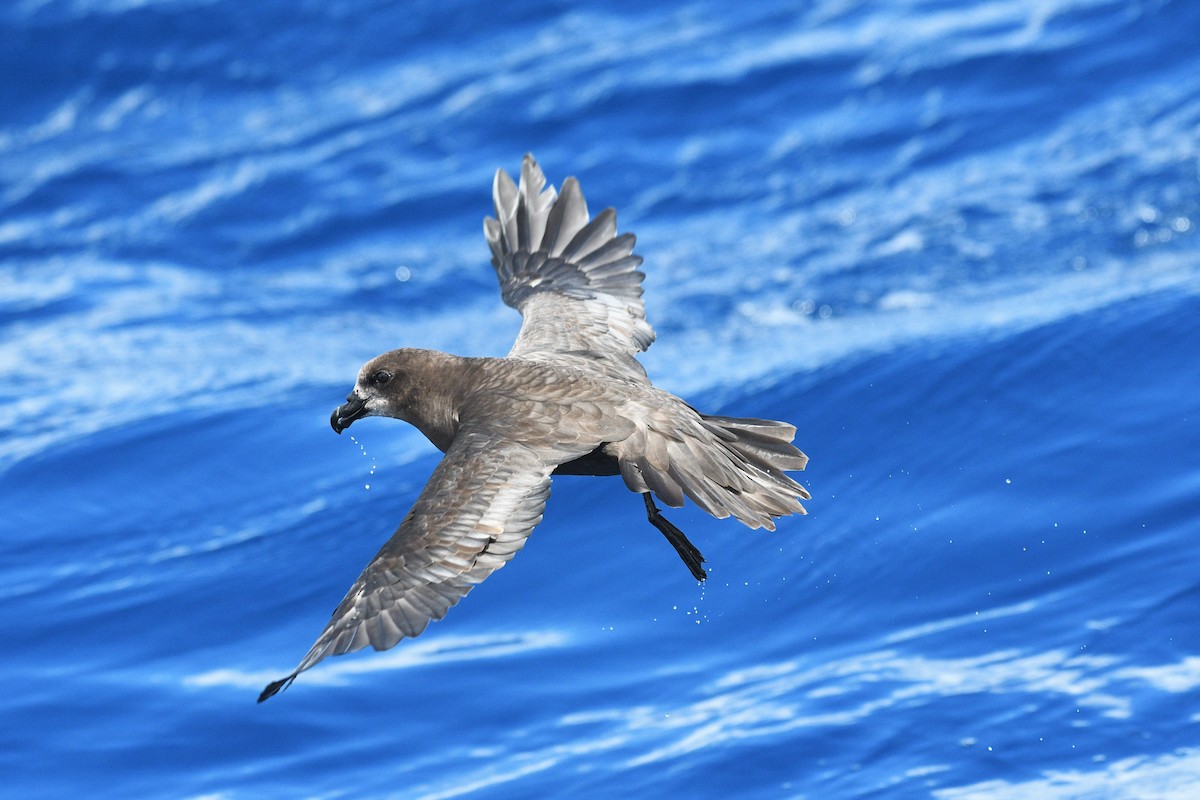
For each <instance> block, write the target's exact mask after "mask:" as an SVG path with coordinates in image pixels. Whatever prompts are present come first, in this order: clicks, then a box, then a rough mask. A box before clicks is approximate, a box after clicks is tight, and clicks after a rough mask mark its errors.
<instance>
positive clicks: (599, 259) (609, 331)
mask: <svg viewBox="0 0 1200 800" xmlns="http://www.w3.org/2000/svg"><path fill="white" fill-rule="evenodd" d="M493 199H494V200H495V203H496V218H495V219H493V218H491V217H488V218H486V219H485V220H484V221H483V232H484V236H485V237H487V241H488V245H489V246H490V247H491V249H492V266H494V267H495V268H496V275H497V276H498V277H499V279H500V291H501V295H502V296H503V298H504V302H505V303H507V304H508V305H510V306H512V307H513V308H515V309H517V310H518V311H520V312H521V316H522V318H523V320H524V321H523V323H522V325H521V332H520V333H519V334H518V335H517V341H516V344H514V345H513V348H512V350H511V351H510V352H509V356H510V357H511V358H525V359H530V360H536V361H544V362H548V363H553V364H569V365H573V366H585V367H588V368H591V369H600V370H601V371H604V372H607V373H612V374H616V375H621V376H623V377H632V378H635V379H643V378H645V376H646V372H645V370H644V369H643V368H642V366H641V364H639V363H638V362H637V359H636V358H635V356H636V355H637V354H638V353H640V352H641V351H643V350H645V349H646V348H647V347H649V346H650V343H651V342H653V341H654V329H653V328H651V327H650V325H649V323H647V322H646V309H645V307H644V306H643V304H642V279H643V278H644V277H645V275H643V274H642V273H641V272H640V271H639V270H638V266H639V265H640V264H641V263H642V258H641V256H637V255H634V254H633V245H634V241H635V237H634V235H633V234H632V233H626V234H623V235H621V236H618V235H617V212H616V211H614V210H613V209H611V208H606V209H605V210H604V211H601V212H600V213H599V214H597V215H596V216H595V218H594V219H591V220H590V221H589V219H588V210H587V203H586V201H585V200H584V199H583V193H582V192H581V191H580V190H579V182H578V181H576V180H575V179H574V178H567V179H566V180H565V181H563V185H562V194H556V193H555V191H554V187H553V186H549V187H547V186H546V178H545V176H544V175H543V174H542V170H541V169H540V168H539V167H538V165H537V162H536V161H534V159H533V156H531V155H526V156H525V160H524V162H523V163H522V164H521V182H520V185H519V186H515V185H513V182H512V179H511V178H510V177H509V176H508V173H507V172H505V171H504V170H498V171H497V172H496V181H495V185H494V188H493Z"/></svg>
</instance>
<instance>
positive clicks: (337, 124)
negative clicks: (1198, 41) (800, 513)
mask: <svg viewBox="0 0 1200 800" xmlns="http://www.w3.org/2000/svg"><path fill="white" fill-rule="evenodd" d="M1196 30H1200V6H1197V5H1196V4H1194V3H1187V2H1182V0H1180V1H1178V2H1161V3H1129V2H1120V3H1118V2H1088V1H1087V0H1060V1H1059V2H1050V3H1046V2H1019V1H1015V0H1014V1H1012V2H989V3H974V4H945V3H939V2H903V3H893V4H888V5H886V6H885V7H882V8H879V7H874V6H869V5H861V4H855V3H845V2H815V3H807V4H791V5H787V4H745V5H743V6H741V7H738V8H736V9H733V8H730V7H729V6H728V5H726V4H715V3H700V2H694V3H660V4H655V5H646V4H633V3H608V4H604V5H591V6H587V7H576V6H574V5H571V4H556V3H542V4H526V5H523V6H520V7H519V8H517V7H499V6H494V5H483V4H479V3H469V2H458V3H440V4H432V3H407V4H390V3H357V4H350V3H338V2H332V3H331V2H325V3H304V2H296V3H276V2H263V3H257V4H253V5H247V4H234V3H231V2H229V0H212V1H211V2H183V1H182V0H180V1H178V2H167V1H166V0H164V1H162V2H154V1H153V0H146V1H144V2H134V1H133V0H109V2H103V1H102V0H91V1H85V0H77V2H36V1H35V0H29V1H28V2H14V3H10V4H8V5H6V6H5V7H4V9H3V10H0V37H2V40H3V41H4V42H5V45H4V47H3V48H0V109H2V110H0V397H2V399H3V402H2V403H0V492H2V495H0V496H2V499H3V505H4V514H3V515H0V548H2V549H0V577H2V579H0V598H2V602H3V610H4V613H3V623H2V624H3V626H4V627H3V631H4V633H5V639H6V640H7V641H8V642H10V645H11V646H10V647H9V649H8V654H7V656H6V657H5V658H4V659H3V660H0V679H2V680H3V685H4V686H6V687H7V689H8V690H7V692H6V693H5V696H4V698H3V699H0V719H3V720H4V725H3V726H0V738H2V740H3V746H2V747H0V764H2V765H3V769H2V771H0V774H3V775H4V776H5V781H6V791H7V792H11V793H12V795H13V796H19V797H31V798H32V797H63V796H77V795H87V796H89V797H120V798H127V797H221V798H246V797H269V796H277V797H321V798H333V797H363V796H369V797H389V796H391V797H404V798H408V797H414V798H417V797H419V798H450V797H497V798H499V797H564V798H565V797H581V796H585V797H586V796H596V797H604V796H612V797H646V796H654V795H656V794H657V795H663V796H667V795H670V796H677V795H678V796H688V797H713V798H717V797H722V798H724V797H748V798H756V797H761V798H776V797H797V798H798V797H822V798H824V797H878V796H888V797H914V798H944V799H949V800H964V799H965V798H1031V797H1033V798H1068V797H1070V798H1077V797H1087V798H1147V797H1172V798H1185V797H1191V794H1192V792H1194V786H1195V785H1197V783H1198V782H1200V636H1198V635H1197V634H1198V632H1200V631H1198V625H1197V619H1198V618H1200V616H1198V612H1200V578H1198V577H1197V576H1198V574H1200V573H1198V572H1197V564H1198V563H1200V523H1198V522H1197V520H1200V460H1198V459H1197V456H1196V453H1197V452H1200V391H1197V390H1198V388H1200V378H1198V377H1197V376H1198V375H1200V372H1198V371H1197V354H1198V353H1200V246H1198V242H1200V240H1198V239H1197V231H1196V227H1197V226H1198V225H1200V56H1198V55H1197V52H1196V49H1195V47H1194V44H1193V39H1194V37H1195V33H1194V32H1195V31H1196ZM526 151H532V152H534V153H536V154H537V156H538V158H539V160H540V161H541V163H542V165H543V167H544V168H545V169H546V172H547V174H548V176H549V178H550V179H551V180H552V181H554V182H555V183H560V182H561V180H562V179H563V178H564V177H565V176H566V175H569V174H574V175H577V176H578V177H579V178H580V181H581V183H582V185H583V188H584V191H585V193H586V194H587V196H588V198H589V201H590V203H591V206H592V208H593V209H599V208H603V207H604V206H606V205H614V206H616V207H617V208H618V210H619V212H620V223H621V226H622V228H623V229H625V230H634V231H636V232H637V233H638V236H639V252H640V253H641V254H642V255H644V256H645V258H646V263H645V271H646V273H647V279H646V289H647V307H648V312H649V315H650V319H651V321H652V323H653V324H654V325H655V327H656V328H657V330H658V333H659V341H658V342H657V343H656V344H655V345H654V347H652V348H651V349H650V351H649V352H648V353H647V354H646V355H645V358H644V361H645V363H646V364H647V367H648V369H649V370H650V372H651V375H652V376H653V377H654V379H655V380H656V382H657V383H658V384H659V385H662V386H664V387H667V388H670V389H672V390H675V391H677V392H679V393H681V394H683V395H685V396H686V397H687V398H688V400H689V401H690V402H692V403H693V404H694V405H696V406H698V407H700V408H702V409H704V410H706V411H709V412H711V413H731V414H738V415H754V416H766V417H773V418H779V419H787V420H790V421H792V422H794V423H796V424H797V425H798V427H799V429H800V433H799V434H798V437H797V440H798V443H799V444H800V446H801V447H802V448H803V449H804V450H805V451H806V452H807V453H808V454H809V455H810V456H811V459H812V460H811V462H810V465H809V470H808V471H807V472H806V473H805V474H804V479H805V482H806V484H807V485H808V486H809V487H810V488H811V489H812V492H813V495H814V498H813V501H812V502H811V503H810V504H809V508H810V511H811V513H810V515H809V516H808V517H806V518H801V519H794V520H787V521H785V522H784V523H783V524H781V525H780V528H779V530H778V531H776V532H775V533H769V534H768V533H763V532H751V531H748V530H746V529H744V528H741V527H740V526H738V525H737V524H736V523H733V522H730V521H716V520H710V519H707V518H705V517H704V516H703V515H701V514H699V513H697V512H696V511H695V510H694V509H690V508H689V509H684V510H680V511H676V512H674V513H673V514H672V515H671V518H672V519H673V520H674V521H676V522H677V523H678V524H679V525H680V527H682V528H684V529H685V530H686V531H687V532H688V533H689V535H690V536H691V537H692V539H693V540H694V541H695V542H696V543H697V545H698V546H699V547H700V548H701V549H702V550H703V552H704V553H705V555H706V556H707V557H708V559H709V562H710V566H711V578H710V579H709V581H708V582H707V583H706V584H705V585H704V586H703V587H699V586H697V585H696V584H695V582H694V581H692V580H691V579H690V577H689V576H688V574H687V571H686V569H685V568H684V567H683V565H682V564H681V563H679V561H678V559H677V558H676V557H675V555H674V554H673V553H672V552H671V550H670V548H669V547H667V546H666V544H665V543H664V542H663V541H662V538H661V537H660V536H659V535H658V534H657V533H656V532H655V531H654V530H653V529H652V528H651V527H650V526H649V525H648V524H647V523H646V522H645V520H644V514H643V511H642V508H641V503H640V502H638V501H637V498H636V497H634V496H632V495H630V494H629V493H628V492H626V491H625V490H624V488H623V487H622V485H621V484H620V482H619V481H615V480H612V481H599V480H594V479H581V478H561V479H558V480H556V482H555V491H554V497H553V498H552V500H551V502H550V505H549V508H548V511H547V515H546V518H545V521H544V522H543V523H542V525H541V526H539V528H538V529H537V531H536V532H535V533H534V535H533V537H532V538H531V540H530V543H529V546H528V547H527V548H526V549H525V550H524V551H522V553H521V554H520V556H519V557H518V558H516V559H515V560H514V561H513V563H512V564H510V565H509V566H508V568H506V569H504V570H501V571H500V572H498V573H496V574H495V575H494V576H493V577H491V578H490V579H489V580H488V581H487V582H486V583H485V584H484V585H483V586H481V587H480V588H478V589H477V590H476V591H475V592H473V593H472V594H471V596H470V597H469V598H468V599H467V600H465V601H464V602H463V603H462V604H461V605H460V606H459V607H457V608H455V609H454V610H453V611H452V612H451V614H450V615H449V617H448V619H447V620H446V621H444V622H442V623H440V624H438V625H435V626H433V627H431V628H430V630H429V631H428V632H427V633H426V634H424V635H423V636H422V637H421V638H419V639H417V640H414V641H411V642H405V643H402V644H401V645H400V646H398V647H397V648H395V649H394V650H391V651H388V652H386V653H382V654H377V653H364V654H359V655H355V656H347V657H344V658H337V659H332V660H329V661H327V662H325V663H323V664H322V665H321V666H320V667H318V668H317V669H314V670H312V671H311V672H309V673H306V674H305V675H304V676H303V677H302V678H301V679H300V680H299V681H298V682H297V683H296V685H295V686H294V687H293V688H292V689H291V690H289V691H288V692H286V693H285V694H283V695H281V696H280V697H278V698H276V699H274V700H272V701H271V702H269V703H266V704H264V705H261V706H258V705H256V704H255V703H254V699H255V697H256V695H257V692H258V690H259V689H260V688H261V687H262V685H263V684H264V683H265V682H266V681H267V680H269V679H272V678H275V677H278V676H279V675H281V674H284V673H285V672H286V671H287V670H288V669H290V668H291V666H292V665H293V664H294V663H295V662H296V660H297V659H298V658H299V657H300V656H301V655H302V654H303V652H304V651H305V649H306V648H307V647H308V645H309V644H310V643H311V641H312V639H313V638H314V637H315V636H316V634H317V633H318V632H319V631H320V628H321V626H322V625H323V624H324V622H325V620H326V619H327V615H328V613H329V611H330V609H331V608H332V607H333V605H334V604H335V603H336V602H337V600H338V599H339V598H340V597H341V596H342V593H343V592H344V591H345V589H346V587H347V586H348V585H349V583H350V582H351V581H352V580H353V578H354V577H355V576H356V575H357V574H358V571H359V570H360V569H361V567H362V566H363V565H364V564H365V563H366V561H367V559H369V558H370V556H371V555H372V554H373V553H374V552H375V550H376V549H377V548H378V546H379V544H380V543H381V542H382V541H383V539H385V538H386V536H387V535H388V534H389V533H390V532H391V530H392V529H393V528H394V526H395V524H396V523H397V521H398V520H399V519H400V518H401V517H402V515H403V514H404V512H405V511H406V509H407V508H408V506H409V504H410V503H411V502H412V500H413V499H414V498H415V496H416V493H417V492H418V491H419V490H420V488H421V486H422V485H423V484H424V482H425V480H426V478H427V477H428V475H429V473H430V471H431V470H432V468H433V466H434V464H435V463H436V460H437V457H438V455H437V453H436V452H435V451H434V450H433V448H432V447H431V446H430V445H428V444H427V443H425V442H424V440H423V439H421V438H420V436H419V434H417V433H416V432H415V431H413V430H412V429H410V428H408V427H407V426H404V425H402V424H400V423H393V422H390V421H386V420H370V421H368V422H366V423H362V424H360V425H356V426H355V429H354V433H355V441H351V440H349V439H348V438H347V437H341V438H339V437H336V436H334V435H333V434H332V432H331V431H330V430H329V428H328V414H329V411H330V410H331V409H332V407H333V406H334V405H336V404H337V403H338V402H339V401H340V400H341V398H342V397H344V395H345V393H346V391H347V390H348V389H349V388H350V386H351V385H352V382H353V378H354V375H355V373H356V371H357V369H358V366H359V365H360V364H361V363H362V362H363V361H365V360H366V359H368V358H370V357H372V356H374V355H376V354H377V353H379V352H381V351H383V350H386V349H390V348H393V347H397V346H424V347H436V348H439V349H444V350H450V351H453V352H457V353H461V354H472V355H497V354H503V353H504V352H505V351H506V350H507V349H508V345H509V343H510V342H511V339H512V337H513V335H514V334H515V332H516V329H517V325H518V317H517V315H516V314H515V313H514V312H512V311H511V310H510V309H508V308H506V307H504V306H503V305H502V304H501V303H500V302H499V299H498V294H497V292H496V287H495V279H494V276H493V275H492V272H491V269H490V268H489V267H488V265H487V258H488V254H487V249H486V245H485V243H484V241H483V238H482V235H481V231H480V220H481V219H482V217H483V216H484V215H485V214H487V213H489V212H490V198H489V189H490V181H491V174H492V172H493V171H494V170H495V169H496V168H498V167H504V168H507V169H509V170H510V171H513V170H515V169H516V168H517V167H518V165H519V163H520V157H521V155H522V154H523V153H524V152H526ZM368 487H369V488H368Z"/></svg>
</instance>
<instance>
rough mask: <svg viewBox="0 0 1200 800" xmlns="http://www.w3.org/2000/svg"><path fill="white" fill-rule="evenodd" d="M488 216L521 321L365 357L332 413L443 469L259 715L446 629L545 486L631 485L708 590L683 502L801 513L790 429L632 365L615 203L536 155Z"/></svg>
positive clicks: (714, 510) (538, 511) (500, 268)
mask: <svg viewBox="0 0 1200 800" xmlns="http://www.w3.org/2000/svg"><path fill="white" fill-rule="evenodd" d="M492 197H493V199H494V201H495V207H496V217H495V219H493V218H491V217H488V218H486V219H484V221H483V232H484V236H485V237H486V238H487V243H488V246H489V247H490V248H491V251H492V266H493V267H495V268H496V275H497V277H498V278H499V280H500V293H501V297H502V298H503V300H504V302H505V303H506V304H507V305H509V306H512V307H513V308H515V309H517V311H519V312H521V317H522V324H521V330H520V333H518V334H517V341H516V343H515V344H514V345H513V347H512V349H511V350H510V351H509V353H508V356H507V357H505V358H464V357H460V356H454V355H449V354H447V353H441V352H437V351H434V350H416V349H408V348H406V349H401V350H392V351H390V352H387V353H384V354H383V355H381V356H378V357H377V358H374V359H372V360H371V361H368V362H367V363H366V365H365V366H363V368H362V369H361V370H359V373H358V380H357V381H356V382H355V384H354V390H353V391H352V392H350V394H349V396H347V398H346V402H345V403H344V404H343V405H341V406H339V407H338V408H337V409H336V410H335V411H334V412H333V415H332V416H331V417H330V420H329V421H330V424H331V425H332V426H333V429H334V430H335V431H337V432H338V433H341V432H342V431H344V430H345V429H346V428H348V427H350V425H351V423H353V422H354V421H356V420H359V419H362V418H364V417H395V418H396V419H402V420H404V421H406V422H408V423H411V424H412V425H415V426H416V427H417V429H418V430H420V431H421V433H423V434H425V436H426V437H428V439H429V441H431V442H432V443H433V444H434V445H436V446H437V448H438V449H439V450H441V451H443V452H444V453H445V457H444V458H443V459H442V460H441V463H439V464H438V466H437V468H436V469H435V470H434V471H433V475H432V476H431V477H430V479H429V482H428V483H427V484H426V485H425V489H424V490H423V491H422V492H421V494H420V496H419V497H418V498H417V501H416V503H415V504H413V507H412V510H410V511H409V512H408V515H407V516H405V517H404V520H403V521H402V522H401V523H400V527H399V528H397V529H396V532H395V533H394V534H392V537H391V538H390V539H388V541H387V543H386V544H384V545H383V548H382V549H381V550H380V551H379V552H378V553H377V554H376V555H375V557H374V558H373V559H371V562H370V563H369V564H368V565H367V568H366V569H365V570H363V573H362V574H361V575H360V576H359V577H358V580H356V581H355V582H354V585H353V586H351V587H350V591H349V592H348V593H347V594H346V597H345V598H344V599H343V600H342V602H341V604H340V605H339V606H338V607H337V610H335V611H334V612H333V618H332V619H331V620H330V621H329V624H328V625H326V626H325V630H324V631H323V632H322V633H321V635H320V636H319V637H318V638H317V641H316V643H315V644H314V645H313V646H312V648H311V649H310V650H309V651H308V654H307V655H305V656H304V658H303V660H301V662H300V664H299V665H298V666H297V667H296V669H295V671H293V672H292V673H291V674H290V675H288V676H286V677H284V678H281V679H280V680H277V681H274V682H272V683H271V684H269V685H268V686H267V687H266V688H265V689H263V691H262V694H260V695H259V698H258V701H259V702H260V703H261V702H262V701H263V700H266V699H267V698H268V697H271V696H273V695H274V694H276V693H277V692H278V691H279V690H280V689H283V688H285V687H287V686H288V685H290V684H291V683H292V681H294V680H295V679H296V676H297V675H299V674H300V673H301V672H304V671H305V670H307V669H309V668H311V667H313V666H315V665H316V664H317V663H318V662H319V661H321V660H322V659H323V658H325V657H326V656H331V655H341V654H343V653H349V652H352V651H355V650H359V649H362V648H364V647H366V646H367V645H371V646H372V647H374V648H375V649H376V650H386V649H388V648H389V647H392V646H393V645H395V644H396V643H397V642H399V641H400V640H401V639H404V638H405V637H411V636H417V635H418V634H420V633H421V632H422V631H423V630H425V627H426V626H427V625H428V624H429V623H430V621H432V620H438V619H441V618H442V617H443V616H445V614H446V612H447V611H448V610H449V609H450V607H451V606H453V605H454V604H455V603H457V602H458V601H459V600H461V599H462V597H463V596H464V595H466V594H467V592H469V591H471V589H472V588H473V587H474V586H475V585H476V584H477V583H479V582H480V581H482V580H483V579H484V578H486V577H487V576H488V575H491V574H492V573H493V572H495V571H496V570H497V569H499V568H500V567H503V566H504V565H505V564H506V563H508V561H509V559H511V558H512V557H513V555H514V554H515V553H516V552H517V551H518V550H520V549H521V548H522V547H523V546H524V545H525V540H526V539H527V538H528V537H529V534H530V532H531V531H532V530H533V528H534V526H535V525H537V524H538V523H539V522H540V521H541V519H542V511H543V509H544V508H545V505H546V499H547V498H548V497H549V496H550V478H551V476H552V475H620V476H621V478H622V480H623V481H624V482H625V486H626V487H627V488H628V489H629V490H630V491H632V492H636V493H638V494H640V495H641V496H642V500H643V501H644V503H645V506H646V513H647V515H648V516H649V520H650V522H651V523H652V524H653V525H654V526H655V527H656V528H657V529H658V530H659V531H661V532H662V533H663V535H665V536H666V538H667V540H668V541H669V542H670V543H671V545H672V546H673V547H674V548H675V550H676V552H677V553H678V554H679V556H680V557H681V558H682V559H683V561H684V563H685V564H686V565H687V567H688V569H689V570H690V571H691V573H692V575H693V576H695V578H696V579H697V580H704V578H705V577H706V573H705V571H704V568H703V566H702V564H703V562H704V557H703V556H702V555H701V554H700V551H699V550H697V549H696V547H695V546H694V545H693V544H692V543H691V542H690V541H688V538H687V537H686V536H685V535H684V534H683V532H682V531H681V530H679V529H678V528H677V527H675V526H674V525H672V524H671V523H670V522H668V521H667V520H666V519H665V518H664V517H663V516H662V514H661V512H660V510H659V508H658V506H656V505H655V503H654V501H653V499H652V497H651V495H654V496H656V497H657V498H658V499H659V500H660V501H662V502H663V503H665V504H666V505H668V506H673V507H679V506H682V505H683V502H684V498H685V497H687V498H689V499H690V500H691V501H692V502H693V503H695V504H696V505H697V506H699V507H700V508H702V509H704V510H705V511H707V512H708V513H709V514H711V515H713V516H714V517H718V518H721V519H724V518H726V517H730V516H732V517H734V518H735V519H737V520H738V521H739V522H742V523H743V524H745V525H747V526H749V527H751V528H760V527H761V528H767V529H769V530H774V529H775V523H774V520H775V519H776V518H777V517H782V516H785V515H787V514H803V513H805V511H804V507H803V506H802V505H801V504H800V500H801V499H805V500H806V499H809V493H808V492H807V491H806V490H805V489H804V487H803V486H801V485H800V484H798V483H796V482H795V481H794V480H792V478H791V477H789V476H788V475H787V474H786V473H787V471H790V470H802V469H804V465H805V464H806V463H807V461H808V457H807V456H805V455H804V453H802V452H800V451H799V450H798V449H796V448H795V447H794V446H793V445H792V444H791V442H792V439H793V437H794V436H795V435H796V428H795V427H794V426H792V425H789V424H787V423H785V422H775V421H772V420H765V419H743V418H735V417H722V416H712V415H709V414H702V413H700V412H699V411H697V410H696V409H694V408H692V407H691V406H689V405H688V404H687V403H685V402H684V401H683V400H681V399H679V398H678V397H676V396H675V395H673V394H671V393H670V392H665V391H663V390H662V389H658V388H656V387H655V386H654V385H653V384H652V383H651V382H650V379H649V378H648V377H647V375H646V370H645V369H644V368H643V367H642V365H641V364H640V363H638V361H637V358H636V356H637V354H638V353H639V352H641V351H643V350H645V349H646V348H648V347H649V346H650V343H651V342H653V341H654V330H653V329H652V328H651V327H650V325H649V323H647V322H646V312H645V308H644V306H643V305H642V279H643V278H644V277H645V276H644V275H643V274H642V272H641V271H639V270H638V267H639V266H640V265H641V263H642V259H641V257H640V256H638V255H635V254H634V253H633V247H634V236H633V234H632V233H625V234H621V235H618V234H617V215H616V212H615V211H614V210H613V209H612V208H606V209H605V210H604V211H601V212H600V213H599V214H597V215H596V216H595V217H589V215H588V210H587V204H586V202H585V201H584V199H583V194H582V192H581V191H580V189H579V183H578V182H577V181H576V180H575V179H574V178H567V179H566V180H565V181H563V184H562V192H561V193H557V192H555V190H554V187H553V186H547V185H546V178H545V176H544V175H543V174H542V170H541V169H540V168H539V167H538V164H537V162H536V161H535V160H534V159H533V157H532V156H530V155H526V156H525V159H524V162H523V163H522V165H521V177H520V183H519V184H516V185H514V184H513V181H512V178H510V177H509V176H508V173H506V172H505V171H504V170H502V169H501V170H498V171H497V172H496V179H495V182H494V185H493V188H492Z"/></svg>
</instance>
